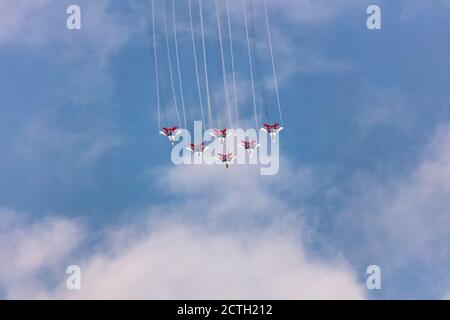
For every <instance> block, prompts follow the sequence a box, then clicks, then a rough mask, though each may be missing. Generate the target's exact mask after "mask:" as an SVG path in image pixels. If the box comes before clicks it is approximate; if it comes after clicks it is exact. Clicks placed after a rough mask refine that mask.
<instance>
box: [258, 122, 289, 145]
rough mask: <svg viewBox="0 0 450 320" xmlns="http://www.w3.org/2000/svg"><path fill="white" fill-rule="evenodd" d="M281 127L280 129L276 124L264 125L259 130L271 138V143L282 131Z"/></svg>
mask: <svg viewBox="0 0 450 320" xmlns="http://www.w3.org/2000/svg"><path fill="white" fill-rule="evenodd" d="M283 129H284V128H283V127H280V125H279V124H278V123H276V122H275V123H274V124H273V125H270V124H267V123H265V124H264V127H263V128H261V130H263V131H265V132H267V133H268V134H270V136H271V137H272V141H275V138H276V137H277V134H278V133H280V131H281V130H283Z"/></svg>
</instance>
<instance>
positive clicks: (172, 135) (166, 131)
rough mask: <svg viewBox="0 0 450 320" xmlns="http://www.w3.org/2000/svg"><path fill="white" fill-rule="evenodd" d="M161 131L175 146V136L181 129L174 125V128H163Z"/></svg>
mask: <svg viewBox="0 0 450 320" xmlns="http://www.w3.org/2000/svg"><path fill="white" fill-rule="evenodd" d="M159 133H161V134H162V135H163V136H166V137H167V138H169V141H170V143H172V146H173V144H174V143H175V137H176V136H177V135H179V134H180V133H181V131H180V130H178V128H177V127H173V128H162V130H161V131H160V132H159Z"/></svg>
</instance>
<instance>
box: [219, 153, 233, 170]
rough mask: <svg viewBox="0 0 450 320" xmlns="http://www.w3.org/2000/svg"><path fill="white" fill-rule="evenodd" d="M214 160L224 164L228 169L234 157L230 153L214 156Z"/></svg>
mask: <svg viewBox="0 0 450 320" xmlns="http://www.w3.org/2000/svg"><path fill="white" fill-rule="evenodd" d="M216 159H217V160H219V161H220V162H222V163H224V164H225V167H226V168H227V169H228V168H229V167H230V166H229V164H230V162H231V161H233V159H234V156H233V154H232V153H227V154H222V153H219V154H217V156H216Z"/></svg>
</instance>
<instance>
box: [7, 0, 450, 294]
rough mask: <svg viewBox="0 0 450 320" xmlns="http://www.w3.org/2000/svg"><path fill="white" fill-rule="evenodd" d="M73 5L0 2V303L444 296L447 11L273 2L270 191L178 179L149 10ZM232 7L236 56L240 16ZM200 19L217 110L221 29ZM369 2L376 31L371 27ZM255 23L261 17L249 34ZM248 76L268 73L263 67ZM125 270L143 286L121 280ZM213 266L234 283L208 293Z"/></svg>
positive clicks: (444, 6) (210, 177) (183, 39)
mask: <svg viewBox="0 0 450 320" xmlns="http://www.w3.org/2000/svg"><path fill="white" fill-rule="evenodd" d="M155 1H156V3H157V8H158V10H159V12H158V14H159V15H161V14H162V13H161V8H162V6H161V4H162V1H158V0H155ZM75 2H76V3H77V4H78V5H79V6H80V7H81V10H82V29H81V30H79V31H69V30H67V29H66V28H65V22H66V21H65V20H66V18H67V15H66V13H65V11H66V8H67V6H68V5H69V4H72V3H75ZM75 2H74V1H52V0H39V1H33V2H31V1H17V2H15V4H12V3H11V2H9V1H7V0H0V15H1V18H0V21H2V22H0V29H1V30H0V65H1V70H2V72H1V73H0V86H1V88H2V90H1V93H0V148H1V150H2V152H1V155H0V165H1V167H2V168H3V170H2V171H1V179H0V217H1V218H2V219H1V221H2V222H0V238H1V240H2V244H0V247H1V248H2V253H0V257H1V261H0V292H1V294H2V296H4V297H12V298H14V297H19V298H20V297H45V298H54V297H63V298H67V297H68V298H72V297H74V295H75V297H81V298H86V297H87V298H96V297H122V298H130V297H131V298H179V297H182V298H197V297H213V298H214V297H218V298H223V297H225V298H228V297H238V298H242V297H244V298H253V297H263V298H266V297H269V298H311V297H312V298H317V297H318V298H340V297H343V298H372V299H391V298H422V299H423V298H436V299H440V298H444V297H448V296H449V294H450V278H449V276H448V275H447V274H446V269H447V266H448V265H449V264H450V259H449V257H450V248H449V246H448V243H449V242H448V240H450V239H449V234H450V220H449V212H450V202H449V200H448V199H449V197H448V193H449V192H450V184H449V182H448V181H450V180H449V179H448V178H450V170H449V168H450V153H449V151H448V145H449V144H450V121H449V108H450V105H449V102H448V101H449V92H450V91H449V90H448V81H447V78H448V74H449V72H450V58H449V52H450V44H449V42H448V41H447V34H448V32H447V30H448V28H449V25H450V3H449V2H448V1H444V0H433V1H429V2H427V5H424V4H423V1H419V0H417V1H415V0H410V1H396V2H392V1H376V2H373V1H345V2H342V1H337V0H336V1H334V0H333V1H315V2H310V1H306V0H299V1H291V0H280V1H277V3H276V4H275V3H273V4H271V18H272V25H273V38H274V50H275V55H276V57H277V67H278V71H279V76H280V94H281V101H282V106H283V114H284V118H285V121H284V126H285V128H286V129H285V131H284V132H283V133H282V135H281V170H280V173H279V174H278V175H277V176H273V177H261V176H259V174H258V171H257V170H254V168H246V167H236V168H232V169H231V170H230V172H228V173H224V171H223V170H222V169H223V168H221V167H218V168H192V167H174V166H173V165H172V164H171V159H170V145H169V144H168V143H167V141H166V140H165V139H163V137H162V136H161V135H159V134H158V130H159V129H158V127H157V121H156V98H155V82H154V68H153V64H152V51H151V50H152V47H151V46H150V44H151V33H150V30H151V29H150V27H149V23H150V20H149V18H150V11H149V6H148V4H149V2H148V1H144V0H142V1H137V0H136V1H129V2H127V3H125V2H120V4H119V2H118V1H108V0H102V1H96V2H95V3H94V2H89V1H83V0H79V1H75ZM230 2H231V3H232V12H233V14H234V17H235V19H236V20H235V27H236V30H237V33H236V50H237V51H238V52H241V53H242V52H243V51H242V50H243V49H244V47H243V46H242V45H243V44H244V43H242V37H243V36H244V34H243V29H242V25H241V24H240V20H239V19H240V16H239V15H240V13H239V12H240V11H239V8H240V1H238V0H236V1H234V0H230ZM193 3H194V8H197V6H196V3H197V1H195V0H194V1H193ZM205 3H206V9H205V12H206V13H205V15H206V23H207V24H206V25H207V44H208V46H209V47H208V48H210V51H209V55H208V63H209V67H210V74H211V77H210V78H211V85H212V91H213V92H214V94H215V95H218V93H217V92H218V91H220V90H221V89H220V84H221V83H220V80H221V78H220V77H221V73H220V70H221V69H220V68H221V66H220V63H219V62H220V60H219V58H218V56H217V54H218V52H217V50H216V49H217V45H218V44H217V38H216V33H215V32H216V29H214V27H215V26H214V24H213V23H214V15H213V12H212V11H211V7H210V4H209V3H208V1H205ZM374 3H376V4H378V5H379V6H380V7H381V13H382V30H368V29H367V28H366V19H367V16H368V15H367V14H366V9H367V6H368V5H369V4H374ZM168 7H169V8H170V3H169V2H168ZM177 14H178V17H179V18H180V21H179V30H180V31H179V37H180V51H181V65H182V70H181V71H182V74H183V79H184V84H185V96H186V102H187V104H186V106H187V114H188V119H189V120H190V123H191V122H192V120H193V119H194V118H196V119H199V108H198V104H197V101H198V100H197V99H198V98H197V94H196V91H195V90H196V88H195V86H194V83H195V77H194V73H193V69H192V63H193V61H192V60H193V56H192V53H191V50H192V48H191V47H190V38H189V37H190V34H189V33H188V32H187V31H188V29H186V28H187V22H188V20H187V18H188V16H187V1H183V2H179V7H178V10H177ZM261 14H262V11H261V2H260V1H256V2H255V16H256V19H255V25H256V31H257V34H258V36H259V37H262V36H264V24H263V22H264V20H262V19H261ZM194 18H195V19H194V21H195V22H196V23H198V20H197V19H198V16H196V15H195V16H194ZM160 22H161V20H158V23H160ZM157 31H158V39H159V40H162V39H163V38H162V37H163V34H162V33H161V29H159V28H158V30H157ZM197 41H199V38H197ZM197 43H198V44H199V42H197ZM163 44H164V43H163V42H162V41H159V42H158V48H159V49H161V46H163ZM259 45H260V46H261V50H262V51H264V48H265V47H264V43H261V44H259ZM161 50H162V49H161ZM198 50H199V51H200V47H198ZM266 50H267V49H266ZM244 52H245V51H244ZM262 53H264V52H262ZM266 53H267V52H266ZM162 54H164V53H162ZM265 57H266V58H267V56H265ZM261 59H262V61H263V62H264V61H265V60H264V54H263V55H262V58H261ZM265 62H267V61H265ZM236 65H237V70H238V71H237V73H238V80H239V81H238V84H239V95H240V97H241V99H242V100H241V101H240V108H241V109H240V110H241V111H242V114H243V115H246V116H247V117H248V119H247V120H248V121H249V123H252V122H251V121H252V119H251V104H250V103H251V100H250V92H249V87H248V73H247V69H246V68H248V66H247V60H246V59H245V55H243V54H238V55H237V60H236ZM161 67H162V68H165V67H166V65H165V61H164V59H163V58H161ZM261 70H262V72H263V73H264V75H265V76H266V77H268V76H270V68H267V64H264V63H262V67H261ZM268 79H270V78H268ZM167 80H168V79H167V74H163V75H162V89H163V90H162V96H163V100H164V105H163V114H164V115H165V116H164V117H163V118H164V120H165V121H166V122H169V123H168V124H167V125H170V124H172V123H173V122H175V121H176V119H175V118H174V114H173V112H171V111H169V110H171V109H169V107H170V108H171V106H169V104H170V101H168V100H169V97H170V94H169V87H168V82H167ZM266 94H267V96H268V104H269V111H270V113H271V114H272V115H276V114H277V113H276V107H275V104H274V103H275V100H274V96H273V92H271V90H269V89H267V93H266ZM219 96H220V95H219ZM218 99H219V101H220V98H218ZM214 108H217V104H216V103H215V104H214ZM215 111H217V109H215ZM215 120H216V121H217V122H220V121H222V122H226V118H225V117H220V116H217V117H216V119H215ZM242 120H244V119H242ZM248 203H251V204H252V205H249V204H248ZM181 252H184V253H185V254H186V256H183V254H181ZM218 252H219V253H220V252H222V254H218ZM249 252H251V253H250V254H249ZM274 260H275V261H278V263H273V261H274ZM154 261H159V262H158V263H155V262H154ZM68 264H80V266H81V267H82V270H85V271H83V274H84V275H85V277H86V279H85V280H83V283H84V288H83V290H82V292H81V293H73V292H68V291H67V290H65V289H64V272H65V266H67V265H68ZM370 264H377V265H379V266H380V267H381V269H382V290H379V291H376V292H374V291H368V290H367V289H366V288H365V279H366V277H367V275H366V273H365V269H366V267H367V266H368V265H370ZM123 268H125V269H130V270H135V271H136V272H135V274H137V275H139V277H140V278H139V279H140V280H142V279H144V281H142V282H144V283H146V282H145V280H146V279H147V280H148V286H147V287H141V284H140V283H141V282H140V281H139V279H136V278H133V276H132V275H123V276H121V277H118V276H117V274H116V273H117V272H119V270H122V269H123ZM222 268H223V270H222ZM218 269H220V270H221V271H220V272H221V273H219V274H220V275H221V276H223V279H224V282H225V280H226V279H234V278H238V279H241V281H240V282H239V283H238V282H236V283H234V282H231V284H230V283H228V284H227V283H221V282H220V280H218V278H220V276H218V275H219V274H218V273H215V272H214V271H211V270H218ZM165 270H166V271H165ZM49 271H50V272H49ZM217 272H219V271H217ZM48 274H50V275H48ZM100 275H103V276H101V279H100V280H98V278H99V277H100ZM118 278H119V279H118ZM61 279H62V280H61ZM112 279H116V280H115V281H116V282H114V281H113V280H112ZM157 279H159V280H157ZM189 279H190V280H189ZM323 279H328V280H329V282H327V281H328V280H323ZM194 281H195V282H196V283H200V284H201V285H199V286H194V285H193V284H192V282H194ZM255 283H263V284H266V285H265V286H264V285H263V286H262V288H261V287H259V285H256V284H255Z"/></svg>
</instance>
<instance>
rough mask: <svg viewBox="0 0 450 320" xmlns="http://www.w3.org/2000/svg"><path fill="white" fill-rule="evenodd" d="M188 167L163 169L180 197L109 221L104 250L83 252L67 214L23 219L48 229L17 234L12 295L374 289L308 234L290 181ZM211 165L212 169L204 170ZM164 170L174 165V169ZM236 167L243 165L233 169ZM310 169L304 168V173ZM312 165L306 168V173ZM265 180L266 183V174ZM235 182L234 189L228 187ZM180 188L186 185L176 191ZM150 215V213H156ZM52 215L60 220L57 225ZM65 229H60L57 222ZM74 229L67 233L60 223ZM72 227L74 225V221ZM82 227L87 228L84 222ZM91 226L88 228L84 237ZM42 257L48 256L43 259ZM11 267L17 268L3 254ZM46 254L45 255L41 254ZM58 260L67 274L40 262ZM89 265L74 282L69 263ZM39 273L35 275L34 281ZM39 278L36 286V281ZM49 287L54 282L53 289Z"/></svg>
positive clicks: (345, 294)
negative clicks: (287, 199) (286, 197)
mask: <svg viewBox="0 0 450 320" xmlns="http://www.w3.org/2000/svg"><path fill="white" fill-rule="evenodd" d="M203 169H206V168H193V167H183V168H182V167H180V168H175V169H169V170H167V169H161V170H159V171H158V174H159V175H162V176H163V177H165V178H163V179H161V180H160V185H161V186H164V187H165V190H166V191H167V192H168V195H170V196H171V197H172V200H173V205H169V204H167V203H164V204H161V206H160V207H158V206H155V207H152V208H150V209H148V210H147V209H146V210H144V212H143V213H140V214H139V213H136V212H137V211H136V210H134V212H133V213H134V217H135V220H136V221H135V222H134V223H128V224H126V225H125V226H122V227H119V228H107V229H106V230H104V232H103V233H102V234H103V236H101V239H102V240H101V241H100V244H99V245H97V246H95V249H92V250H89V251H87V252H86V251H84V252H82V254H79V255H78V256H79V257H80V258H78V259H74V258H73V257H72V256H71V255H70V254H68V252H70V251H71V248H72V245H71V244H72V243H76V241H72V237H69V238H68V235H70V234H73V232H72V233H71V232H67V229H68V228H69V227H68V226H72V224H73V222H71V221H65V224H63V225H62V226H61V224H58V225H59V226H60V227H58V228H56V227H52V228H49V227H46V226H48V221H47V222H43V223H42V224H43V225H38V226H34V227H31V228H30V227H21V226H18V227H15V228H14V230H15V233H18V234H24V235H25V234H27V233H30V232H29V231H28V230H30V229H33V230H35V231H34V232H31V233H30V234H31V235H34V234H36V233H37V234H38V235H39V237H37V236H33V237H32V238H30V239H28V238H26V237H24V238H20V237H19V239H21V241H18V240H17V241H9V239H8V238H9V237H12V235H11V234H10V233H6V234H3V235H2V237H3V238H4V239H5V241H4V242H7V243H9V244H10V252H11V254H10V256H9V257H8V260H12V261H16V260H20V259H19V258H18V257H17V256H16V255H15V254H14V253H20V252H22V254H20V255H19V256H24V257H25V258H28V259H23V261H22V264H23V266H22V267H21V268H20V269H18V270H22V271H20V272H18V273H19V274H21V275H22V276H21V277H15V278H12V279H8V277H6V276H5V277H4V278H5V281H6V285H5V291H6V294H7V296H8V297H9V298H34V297H40V298H70V299H71V298H87V299H98V298H112V299H117V298H136V299H200V298H213V299H215V298H242V299H244V298H258V299H263V298H267V299H269V298H274V299H282V298H286V299H294V298H296V299H310V298H319V299H338V298H348V299H362V298H364V297H365V292H364V289H363V286H362V284H360V283H359V282H358V281H357V276H356V274H355V273H354V271H353V270H352V268H351V267H350V266H349V265H348V264H347V263H346V262H345V261H344V260H343V259H342V258H341V257H340V256H339V254H336V256H334V257H328V258H326V259H325V258H323V257H322V258H321V257H320V256H318V255H317V254H315V253H314V252H313V251H312V250H310V249H308V248H307V246H306V244H305V243H306V242H304V241H303V237H304V234H303V232H304V230H305V229H306V227H305V226H304V224H303V223H302V222H301V221H300V219H299V218H298V217H297V216H296V215H299V214H301V212H300V211H299V210H297V209H296V208H290V207H288V206H287V205H286V204H285V203H284V201H283V200H282V199H281V198H280V192H282V190H279V191H276V192H271V191H272V188H273V185H274V183H275V182H276V181H275V180H271V179H265V178H264V177H260V176H255V175H254V174H255V173H254V172H249V171H247V170H246V169H245V168H238V167H233V169H232V171H230V172H229V174H228V173H225V169H224V168H222V167H215V168H210V170H206V171H205V170H203ZM202 171H203V173H202V174H200V173H201V172H202ZM163 172H166V173H165V174H164V173H163ZM233 172H234V173H233ZM300 176H301V177H300ZM307 177H309V173H305V174H300V175H299V177H298V178H299V179H300V178H301V179H306V178H307ZM263 181H265V182H266V183H263ZM221 191H226V192H221ZM175 192H176V193H179V194H176V193H175ZM149 217H150V218H149ZM264 221H266V223H265V222H264ZM54 225H55V223H54V224H52V226H54ZM55 229H56V230H57V231H58V232H57V231H55ZM61 230H66V231H65V232H64V235H61V237H62V238H59V235H58V234H59V231H61ZM69 230H71V229H69ZM75 230H78V229H76V228H75ZM86 236H87V235H83V234H81V235H79V238H83V237H86ZM30 241H32V243H33V244H34V245H33V248H36V247H37V248H41V247H44V248H46V247H47V248H52V246H51V245H52V244H53V245H55V244H54V242H57V243H58V246H57V247H56V248H53V249H51V250H50V252H51V254H50V253H45V254H43V253H42V252H40V251H39V250H35V251H34V252H36V254H30V257H28V256H27V254H26V252H27V250H24V249H22V250H17V248H27V244H29V243H30ZM38 258H39V259H38ZM0 261H1V262H0V264H2V266H1V268H0V270H2V271H1V272H2V273H3V274H2V276H4V275H7V273H8V272H9V271H8V270H7V269H8V264H7V263H5V262H4V261H6V260H5V259H2V260H0ZM36 261H38V262H36ZM48 261H56V262H59V263H52V265H54V266H55V267H54V268H53V269H52V272H53V274H55V275H58V276H59V279H54V282H52V283H48V282H46V281H45V280H43V279H42V277H39V270H41V269H42V267H43V266H45V267H47V266H48V265H49V264H50V263H49V262H48ZM63 262H64V263H68V264H79V265H80V266H81V268H82V290H81V291H79V292H73V291H68V290H67V289H65V287H64V286H65V279H64V270H65V269H64V267H65V266H63V265H62V264H63ZM30 279H32V280H30ZM29 283H32V284H33V286H30V285H29ZM35 288H38V289H35ZM44 289H45V290H44Z"/></svg>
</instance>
